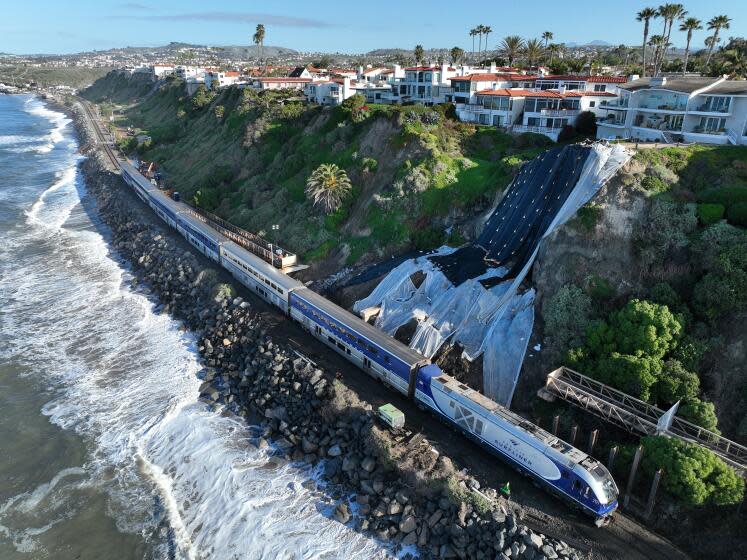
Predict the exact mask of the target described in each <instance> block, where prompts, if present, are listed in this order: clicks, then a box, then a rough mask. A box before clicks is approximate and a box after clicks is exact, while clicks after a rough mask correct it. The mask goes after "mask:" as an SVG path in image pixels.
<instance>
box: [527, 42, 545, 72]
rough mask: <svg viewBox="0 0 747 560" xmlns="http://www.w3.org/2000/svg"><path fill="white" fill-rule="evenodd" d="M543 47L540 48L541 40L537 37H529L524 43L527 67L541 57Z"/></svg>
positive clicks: (543, 50)
mask: <svg viewBox="0 0 747 560" xmlns="http://www.w3.org/2000/svg"><path fill="white" fill-rule="evenodd" d="M544 52H545V49H544V48H542V41H541V40H539V39H529V40H528V41H527V42H526V45H524V56H526V57H527V62H528V64H529V67H532V66H534V65H535V63H537V62H539V60H540V58H542V54H543V53H544Z"/></svg>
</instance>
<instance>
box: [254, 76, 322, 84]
mask: <svg viewBox="0 0 747 560" xmlns="http://www.w3.org/2000/svg"><path fill="white" fill-rule="evenodd" d="M257 79H258V80H259V81H260V82H268V83H272V82H283V83H286V82H287V83H291V82H292V83H300V84H303V83H306V82H310V81H311V78H269V77H259V78H257Z"/></svg>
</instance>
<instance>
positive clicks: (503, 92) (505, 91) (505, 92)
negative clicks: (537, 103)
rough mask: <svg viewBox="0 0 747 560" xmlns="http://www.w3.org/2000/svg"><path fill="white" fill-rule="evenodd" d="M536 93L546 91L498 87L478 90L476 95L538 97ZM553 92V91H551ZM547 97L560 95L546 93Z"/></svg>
mask: <svg viewBox="0 0 747 560" xmlns="http://www.w3.org/2000/svg"><path fill="white" fill-rule="evenodd" d="M538 93H547V92H539V91H529V90H528V89H517V88H513V89H509V88H500V89H484V90H482V91H478V92H477V95H499V96H501V97H539V96H538V95H536V94H538ZM551 93H553V92H551ZM547 97H560V96H559V95H557V94H556V95H554V96H553V95H548V96H547Z"/></svg>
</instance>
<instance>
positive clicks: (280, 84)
mask: <svg viewBox="0 0 747 560" xmlns="http://www.w3.org/2000/svg"><path fill="white" fill-rule="evenodd" d="M309 82H311V78H289V77H280V78H268V77H260V78H251V79H250V80H249V85H250V86H251V87H253V88H255V89H259V90H267V89H300V90H303V89H304V88H305V87H306V84H308V83H309Z"/></svg>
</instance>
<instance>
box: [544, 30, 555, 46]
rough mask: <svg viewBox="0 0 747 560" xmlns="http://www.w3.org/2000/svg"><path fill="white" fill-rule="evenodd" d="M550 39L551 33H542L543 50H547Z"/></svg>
mask: <svg viewBox="0 0 747 560" xmlns="http://www.w3.org/2000/svg"><path fill="white" fill-rule="evenodd" d="M552 38H553V34H552V31H545V32H544V33H542V39H543V40H544V41H545V48H547V44H548V43H549V42H550V41H551V40H552Z"/></svg>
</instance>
